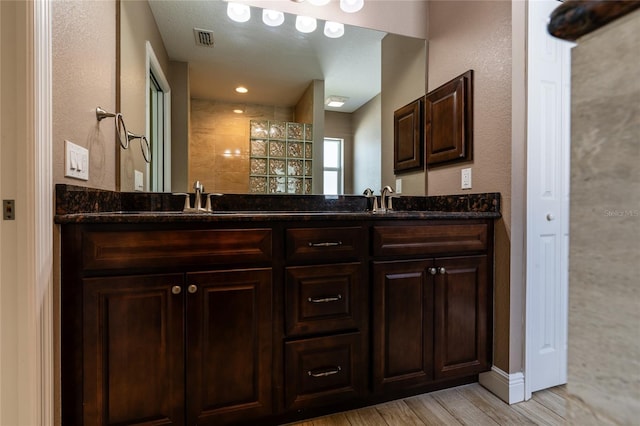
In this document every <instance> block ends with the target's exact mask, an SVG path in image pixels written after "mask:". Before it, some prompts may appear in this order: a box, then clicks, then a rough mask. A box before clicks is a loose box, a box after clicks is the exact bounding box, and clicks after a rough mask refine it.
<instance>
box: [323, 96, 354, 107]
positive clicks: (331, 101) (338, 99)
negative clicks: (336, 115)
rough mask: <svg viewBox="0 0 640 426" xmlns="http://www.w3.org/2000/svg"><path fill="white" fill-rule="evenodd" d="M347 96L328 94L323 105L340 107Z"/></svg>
mask: <svg viewBox="0 0 640 426" xmlns="http://www.w3.org/2000/svg"><path fill="white" fill-rule="evenodd" d="M347 99H349V98H345V97H344V96H333V95H332V96H329V97H328V98H327V100H326V101H325V105H326V106H328V107H332V108H340V107H341V106H342V105H344V103H345V102H346V101H347Z"/></svg>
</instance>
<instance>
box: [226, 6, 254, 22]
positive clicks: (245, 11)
mask: <svg viewBox="0 0 640 426" xmlns="http://www.w3.org/2000/svg"><path fill="white" fill-rule="evenodd" d="M227 16H228V17H229V18H230V19H231V20H232V21H236V22H247V21H248V20H249V18H251V9H250V8H249V6H248V5H246V4H240V3H231V2H229V3H227Z"/></svg>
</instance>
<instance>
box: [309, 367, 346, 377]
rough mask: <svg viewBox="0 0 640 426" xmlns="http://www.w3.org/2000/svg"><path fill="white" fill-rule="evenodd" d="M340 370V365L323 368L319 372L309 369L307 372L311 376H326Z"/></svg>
mask: <svg viewBox="0 0 640 426" xmlns="http://www.w3.org/2000/svg"><path fill="white" fill-rule="evenodd" d="M340 371H342V368H341V367H340V366H337V367H335V368H332V369H330V370H324V371H319V372H314V371H311V370H309V371H307V374H308V375H309V376H311V377H327V376H333V375H334V374H338V373H339V372H340Z"/></svg>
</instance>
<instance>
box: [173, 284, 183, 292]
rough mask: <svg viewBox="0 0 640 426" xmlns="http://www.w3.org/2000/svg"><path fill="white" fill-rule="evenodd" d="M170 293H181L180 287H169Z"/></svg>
mask: <svg viewBox="0 0 640 426" xmlns="http://www.w3.org/2000/svg"><path fill="white" fill-rule="evenodd" d="M171 293H173V294H180V293H182V287H180V286H179V285H174V286H173V287H171Z"/></svg>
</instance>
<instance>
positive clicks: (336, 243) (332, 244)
mask: <svg viewBox="0 0 640 426" xmlns="http://www.w3.org/2000/svg"><path fill="white" fill-rule="evenodd" d="M341 245H342V241H327V242H325V243H311V242H310V243H309V247H336V246H341Z"/></svg>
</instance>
